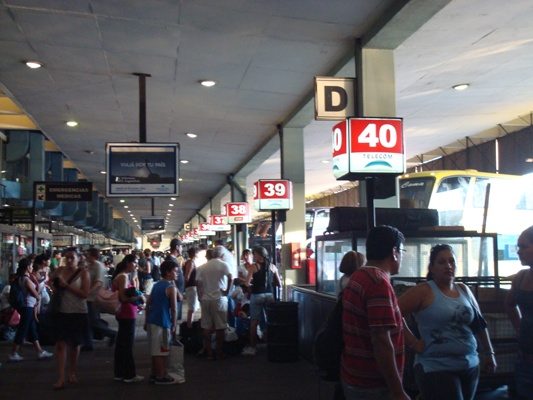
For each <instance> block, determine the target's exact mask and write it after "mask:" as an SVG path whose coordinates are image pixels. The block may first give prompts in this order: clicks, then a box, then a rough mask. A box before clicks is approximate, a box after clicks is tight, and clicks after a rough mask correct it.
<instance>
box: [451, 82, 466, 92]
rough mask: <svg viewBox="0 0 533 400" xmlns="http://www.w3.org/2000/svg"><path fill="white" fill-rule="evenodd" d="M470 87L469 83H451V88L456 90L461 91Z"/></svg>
mask: <svg viewBox="0 0 533 400" xmlns="http://www.w3.org/2000/svg"><path fill="white" fill-rule="evenodd" d="M469 87H470V83H460V84H458V85H453V86H452V89H454V90H457V91H458V92H461V91H463V90H466V89H468V88H469Z"/></svg>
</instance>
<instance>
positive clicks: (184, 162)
mask: <svg viewBox="0 0 533 400" xmlns="http://www.w3.org/2000/svg"><path fill="white" fill-rule="evenodd" d="M180 163H182V164H189V160H180Z"/></svg>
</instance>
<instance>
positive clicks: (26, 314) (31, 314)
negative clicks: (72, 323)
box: [9, 258, 52, 361]
mask: <svg viewBox="0 0 533 400" xmlns="http://www.w3.org/2000/svg"><path fill="white" fill-rule="evenodd" d="M31 272H32V264H31V261H30V260H29V259H27V258H23V259H22V260H20V261H19V264H18V268H17V275H16V278H15V279H16V280H17V282H18V285H19V286H20V287H21V289H22V292H23V293H24V306H23V307H22V308H21V309H19V310H17V311H18V312H19V313H20V322H19V325H18V327H17V333H16V335H15V340H14V341H13V350H12V352H11V354H10V355H9V360H10V361H22V360H23V359H24V358H23V357H22V356H21V355H20V354H19V349H20V347H21V346H22V344H23V343H24V340H25V339H28V341H30V342H32V343H33V346H34V347H35V350H36V351H37V357H38V358H39V359H45V358H50V357H52V353H49V352H47V351H46V350H43V349H42V348H41V345H40V344H39V336H38V335H37V322H38V320H37V314H38V311H37V310H38V308H39V301H40V299H41V296H40V295H39V292H38V290H39V284H38V283H36V282H34V281H33V280H32V277H31Z"/></svg>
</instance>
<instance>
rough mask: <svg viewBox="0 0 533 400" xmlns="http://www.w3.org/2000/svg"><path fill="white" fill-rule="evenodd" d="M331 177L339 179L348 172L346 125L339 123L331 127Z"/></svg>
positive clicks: (343, 122)
mask: <svg viewBox="0 0 533 400" xmlns="http://www.w3.org/2000/svg"><path fill="white" fill-rule="evenodd" d="M331 148H332V156H333V157H332V161H333V175H334V176H335V178H337V179H339V178H341V177H343V176H345V175H346V174H348V173H349V172H350V165H349V164H350V159H349V155H348V124H347V123H346V121H342V122H339V123H338V124H336V125H335V126H334V127H333V136H332V146H331Z"/></svg>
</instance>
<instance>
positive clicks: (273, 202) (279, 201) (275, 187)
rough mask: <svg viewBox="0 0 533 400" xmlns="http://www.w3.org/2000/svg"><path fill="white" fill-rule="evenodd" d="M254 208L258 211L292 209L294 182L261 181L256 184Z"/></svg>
mask: <svg viewBox="0 0 533 400" xmlns="http://www.w3.org/2000/svg"><path fill="white" fill-rule="evenodd" d="M254 207H255V209H256V210H258V211H267V210H290V209H292V182H291V181H288V180H286V179H259V180H258V181H257V182H255V183H254Z"/></svg>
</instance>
